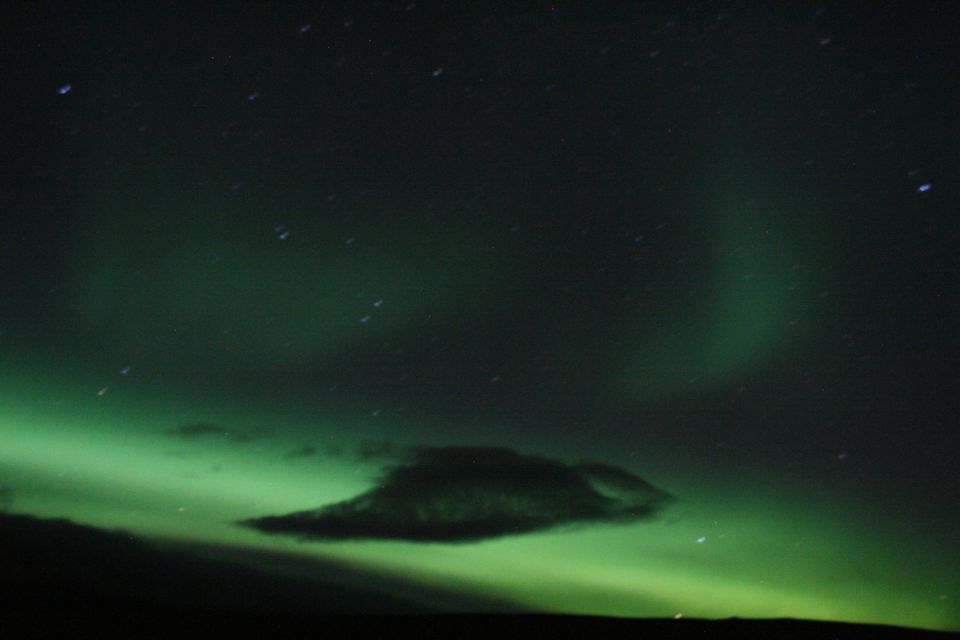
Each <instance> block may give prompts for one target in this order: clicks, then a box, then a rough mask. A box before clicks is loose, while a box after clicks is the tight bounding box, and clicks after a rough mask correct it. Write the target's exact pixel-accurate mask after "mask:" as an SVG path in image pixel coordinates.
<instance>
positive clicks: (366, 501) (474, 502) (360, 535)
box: [239, 447, 671, 542]
mask: <svg viewBox="0 0 960 640" xmlns="http://www.w3.org/2000/svg"><path fill="white" fill-rule="evenodd" d="M670 499H671V497H670V496H669V495H668V494H667V493H665V492H663V491H660V490H659V489H656V488H655V487H653V486H651V485H650V484H648V483H647V482H645V481H644V480H642V479H640V478H638V477H637V476H634V475H633V474H631V473H629V472H627V471H624V470H623V469H619V468H617V467H613V466H609V465H605V464H600V463H581V464H576V465H569V464H566V463H564V462H560V461H557V460H551V459H548V458H543V457H539V456H529V455H523V454H519V453H516V452H514V451H512V450H510V449H506V448H484V447H441V448H432V447H431V448H421V449H418V450H417V451H416V453H415V454H414V456H413V458H412V460H411V461H410V462H408V463H406V464H401V465H398V466H393V467H388V468H387V469H386V472H385V473H384V475H383V477H382V478H381V479H380V481H379V483H378V486H377V487H375V488H374V489H371V490H370V491H367V492H366V493H363V494H361V495H359V496H357V497H355V498H352V499H350V500H346V501H343V502H338V503H335V504H331V505H327V506H325V507H321V508H319V509H314V510H308V511H298V512H294V513H290V514H285V515H275V516H265V517H261V518H253V519H249V520H243V521H241V522H240V523H239V524H241V525H244V526H248V527H252V528H254V529H258V530H260V531H262V532H264V533H270V534H286V535H294V536H298V537H300V538H302V539H315V540H351V539H378V538H379V539H396V540H411V541H417V542H471V541H477V540H483V539H487V538H497V537H503V536H509V535H516V534H521V533H528V532H532V531H542V530H546V529H551V528H554V527H557V526H560V525H565V524H574V523H589V522H630V521H635V520H639V519H643V518H649V517H652V516H653V515H654V514H656V513H657V511H658V510H659V509H660V508H662V507H663V506H664V504H665V503H666V502H668V501H669V500H670Z"/></svg>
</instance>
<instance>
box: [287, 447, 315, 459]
mask: <svg viewBox="0 0 960 640" xmlns="http://www.w3.org/2000/svg"><path fill="white" fill-rule="evenodd" d="M316 454H317V448H316V447H300V448H299V449H294V450H293V451H288V452H287V455H286V456H284V457H286V458H291V459H292V458H308V457H310V456H314V455H316Z"/></svg>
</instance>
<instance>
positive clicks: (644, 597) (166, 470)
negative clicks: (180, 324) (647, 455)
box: [0, 371, 958, 628]
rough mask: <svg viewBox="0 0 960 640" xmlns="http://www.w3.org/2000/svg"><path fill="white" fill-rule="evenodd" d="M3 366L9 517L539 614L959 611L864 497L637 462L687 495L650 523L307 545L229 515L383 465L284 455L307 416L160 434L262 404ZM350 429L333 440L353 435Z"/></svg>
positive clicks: (344, 482)
mask: <svg viewBox="0 0 960 640" xmlns="http://www.w3.org/2000/svg"><path fill="white" fill-rule="evenodd" d="M3 373H4V382H5V383H6V384H7V388H9V389H10V390H11V391H19V392H20V393H19V394H14V396H13V397H16V398H18V400H17V401H16V402H15V403H13V404H11V405H10V406H9V407H8V410H6V411H5V412H4V417H3V419H2V420H0V438H2V445H3V446H2V447H0V469H3V476H2V482H3V484H4V485H5V486H8V487H10V488H12V489H13V490H14V495H15V504H14V508H13V511H16V512H24V513H30V514H35V515H40V516H51V517H53V516H56V517H67V518H70V519H72V520H74V521H76V522H79V523H85V524H90V525H95V526H100V527H108V528H115V527H116V528H124V529H127V530H130V531H132V532H135V533H137V534H141V535H145V536H148V537H149V536H160V537H164V538H173V539H181V540H190V541H204V542H213V543H223V544H230V545H240V546H251V547H260V548H264V547H267V548H275V549H283V550H286V551H293V552H296V553H305V554H318V555H319V556H321V557H335V558H340V559H346V560H348V561H350V562H355V563H357V564H358V566H364V567H368V568H374V569H376V570H379V571H386V572H388V573H396V574H397V575H401V576H405V577H408V578H410V579H415V580H422V581H425V582H427V583H431V584H435V585H439V586H447V587H452V588H457V589H461V590H464V591H466V592H473V593H477V594H481V595H488V596H495V597H498V598H504V599H507V600H509V601H514V602H517V603H521V604H523V605H526V606H532V607H534V608H538V609H542V610H546V611H558V612H561V611H562V612H576V613H592V614H604V615H617V616H660V617H665V616H673V615H675V614H677V613H682V614H683V615H684V616H687V617H708V618H710V617H727V616H743V617H776V616H789V617H798V618H817V619H831V620H849V621H859V622H876V623H891V624H898V625H913V626H918V627H927V628H955V627H956V626H957V624H958V619H957V616H956V611H955V609H954V608H953V604H952V602H951V600H950V597H951V596H952V595H953V594H955V593H956V589H957V587H958V584H957V582H958V579H957V576H956V575H955V572H954V571H953V570H952V569H951V567H950V566H949V563H944V562H943V558H942V557H941V551H940V550H939V549H938V548H937V547H936V546H935V544H930V542H933V539H931V540H930V541H928V544H924V543H923V541H922V540H919V539H917V537H916V536H917V535H918V534H917V533H913V534H911V535H910V537H909V538H906V537H905V535H906V534H904V533H903V532H902V531H901V528H900V527H899V526H898V524H897V521H896V519H895V518H892V517H890V515H889V514H888V515H887V516H883V515H882V514H880V513H873V512H871V511H872V508H871V506H870V505H872V504H875V502H873V501H872V500H870V499H865V500H863V501H862V502H861V503H860V504H858V505H852V504H849V503H847V504H844V503H843V498H842V492H839V491H838V493H837V494H836V495H834V496H833V497H831V498H823V499H811V498H810V497H809V496H806V497H805V496H802V495H800V494H797V493H795V492H791V491H790V490H789V489H785V488H781V490H779V491H778V490H777V489H776V488H772V487H769V486H765V487H760V486H759V485H757V484H755V483H754V482H753V481H749V480H744V479H741V480H739V481H730V480H726V481H724V480H723V479H722V478H718V477H710V475H709V474H702V475H698V474H697V473H696V472H695V471H690V470H681V469H675V471H674V472H673V473H672V474H662V475H661V476H650V475H649V474H644V466H645V465H644V462H643V461H638V462H637V466H636V468H635V469H632V470H633V471H635V472H637V473H639V474H641V475H646V477H647V479H648V480H650V481H651V482H653V483H655V484H657V485H660V486H663V487H665V488H667V489H668V490H670V491H673V492H675V493H676V494H677V495H679V496H681V501H680V502H679V503H678V504H677V505H675V506H674V507H672V508H671V509H670V510H669V511H668V512H667V513H666V514H665V516H664V517H663V518H661V519H659V520H656V521H653V522H641V523H638V524H634V525H626V526H616V525H614V526H596V527H586V528H578V529H574V530H571V531H563V530H560V531H555V532H547V533H541V534H534V535H527V536H518V537H515V538H507V539H501V540H493V541H488V542H484V543H480V544H466V545H444V544H428V545H418V544H413V543H402V542H352V543H338V544H305V545H304V544H299V543H296V542H293V541H291V540H288V539H284V538H282V537H279V538H271V537H268V536H263V535H259V534H257V533H255V532H252V531H249V530H246V529H243V528H240V527H237V526H234V525H232V524H230V522H231V521H233V520H235V519H237V518H244V517H249V516H251V515H258V514H264V513H279V512H285V511H288V510H296V509H302V508H305V507H310V506H319V505H321V504H324V503H327V502H331V501H336V500H340V499H344V498H347V497H351V496H352V495H355V494H356V493H359V492H361V491H363V490H365V489H367V488H368V483H369V481H370V478H371V477H372V475H373V474H374V473H375V472H376V468H377V465H376V464H375V463H374V462H369V463H364V464H359V463H358V462H357V461H356V460H354V459H351V458H350V457H333V458H331V457H329V456H324V455H320V456H319V457H311V458H304V459H301V460H296V461H293V462H291V461H290V460H287V459H285V458H284V453H285V452H286V451H288V450H289V449H290V448H292V447H294V446H299V445H302V444H303V440H304V436H303V434H302V432H298V431H296V430H295V427H296V426H297V425H288V427H289V428H287V429H283V430H281V431H280V433H279V434H278V436H277V437H276V438H271V439H265V440H263V441H253V442H249V443H246V444H243V445H238V444H229V443H217V442H191V441H183V440H177V439H175V438H171V436H169V435H166V434H164V433H162V431H163V430H164V429H165V428H168V427H169V425H171V424H177V423H178V420H182V419H183V418H182V416H184V415H198V414H202V415H204V416H205V417H207V418H210V419H218V420H220V421H221V422H222V423H224V424H231V423H232V424H236V421H237V420H245V421H246V423H247V424H249V423H251V422H256V420H258V419H265V418H267V417H268V416H266V415H264V416H257V415H250V413H249V412H238V411H237V410H236V409H227V408H224V407H225V406H226V405H222V406H219V407H218V406H217V404H216V403H213V402H211V403H210V404H209V405H208V406H204V407H198V406H193V407H188V406H176V405H169V404H168V405H165V406H163V407H160V406H158V405H156V404H155V403H152V402H151V401H150V400H149V399H147V398H144V399H143V402H137V400H138V399H137V398H135V397H111V396H110V394H105V395H104V396H98V395H97V394H96V393H95V392H92V391H90V390H89V389H87V390H86V391H85V392H84V393H83V394H82V395H80V396H74V397H71V399H70V401H69V402H68V403H67V404H66V406H60V407H55V406H51V403H50V402H49V401H50V399H51V398H52V397H55V396H57V395H58V394H60V393H63V392H66V393H68V394H69V387H70V386H71V383H70V382H69V381H66V380H57V379H56V377H55V376H53V375H51V376H50V377H49V378H48V380H49V382H48V384H46V385H44V387H42V388H38V386H37V385H31V384H28V383H20V385H19V386H18V384H17V383H16V382H15V381H14V380H12V379H11V376H13V377H15V372H11V371H4V372H3ZM80 398H83V399H82V400H81V399H80ZM133 422H136V423H138V427H137V428H131V424H132V423H133ZM344 427H346V425H344ZM345 431H346V429H344V430H343V431H342V432H341V433H340V434H337V435H332V436H331V437H332V438H335V439H337V440H338V441H339V442H340V443H342V444H349V442H350V438H349V437H348V436H346V435H345ZM318 444H319V443H318ZM214 465H217V469H216V470H213V469H214ZM649 466H650V467H654V466H655V465H654V464H652V461H651V464H650V465H649ZM701 536H704V537H705V540H704V542H702V543H698V538H700V537H701ZM557 558H562V559H563V561H562V562H557ZM948 594H949V595H948Z"/></svg>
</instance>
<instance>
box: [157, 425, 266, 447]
mask: <svg viewBox="0 0 960 640" xmlns="http://www.w3.org/2000/svg"><path fill="white" fill-rule="evenodd" d="M166 433H167V434H169V435H171V436H176V437H178V438H182V439H184V440H198V439H201V438H211V439H219V440H227V441H229V442H235V443H244V442H249V441H251V440H255V439H258V438H264V437H267V436H270V435H272V431H271V430H270V429H263V428H261V429H231V428H228V427H225V426H223V425H219V424H215V423H212V422H191V423H190V424H185V425H182V426H180V427H177V428H175V429H168V430H167V431H166Z"/></svg>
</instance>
